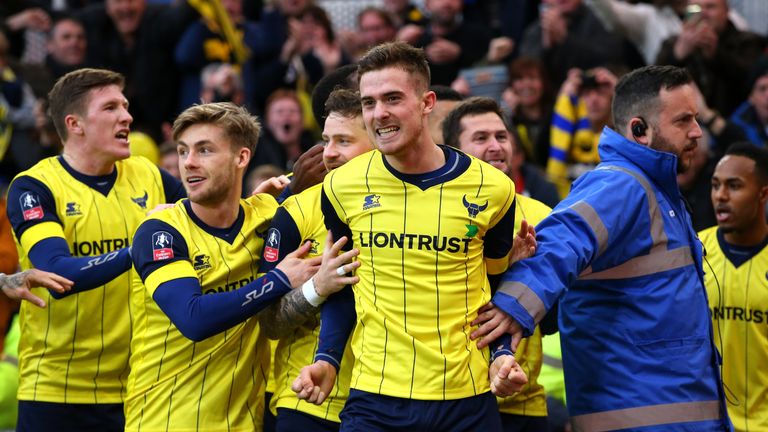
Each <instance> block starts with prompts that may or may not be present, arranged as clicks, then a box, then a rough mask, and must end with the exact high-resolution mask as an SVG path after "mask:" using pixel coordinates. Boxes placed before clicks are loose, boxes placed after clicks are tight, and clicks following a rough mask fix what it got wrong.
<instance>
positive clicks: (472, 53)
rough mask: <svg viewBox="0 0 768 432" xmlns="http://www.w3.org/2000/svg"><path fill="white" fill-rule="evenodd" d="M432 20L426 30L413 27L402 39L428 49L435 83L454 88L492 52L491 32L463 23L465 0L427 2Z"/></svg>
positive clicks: (409, 27) (404, 31) (409, 26)
mask: <svg viewBox="0 0 768 432" xmlns="http://www.w3.org/2000/svg"><path fill="white" fill-rule="evenodd" d="M424 6H425V9H426V10H427V12H428V14H429V21H428V22H427V24H426V25H425V26H424V27H421V26H418V25H416V24H409V25H407V26H405V27H403V28H402V29H400V31H399V32H398V39H399V40H402V41H405V42H408V43H410V44H412V45H414V46H417V47H422V48H424V53H425V54H426V56H427V60H428V61H429V68H430V71H431V73H432V84H442V85H451V83H452V82H453V80H455V79H456V77H457V76H458V74H459V71H460V70H461V69H465V68H469V67H472V66H473V65H474V64H475V63H477V62H478V61H479V60H482V59H483V57H484V56H485V55H486V54H487V52H488V47H489V44H490V41H491V36H490V33H489V32H488V31H487V29H486V28H485V27H483V26H479V25H476V24H473V23H467V22H465V21H462V19H461V12H462V10H463V3H462V1H461V0H426V1H425V2H424Z"/></svg>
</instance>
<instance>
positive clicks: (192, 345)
mask: <svg viewBox="0 0 768 432" xmlns="http://www.w3.org/2000/svg"><path fill="white" fill-rule="evenodd" d="M185 202H186V201H182V202H180V203H179V204H177V205H176V206H175V207H173V208H172V209H168V210H164V211H161V212H158V213H155V214H153V215H152V216H150V217H149V218H148V219H147V220H146V221H145V222H144V224H152V226H151V228H152V229H155V228H157V230H158V231H157V233H160V234H159V235H161V236H162V234H163V233H165V234H166V237H165V239H164V241H165V242H166V243H165V244H168V245H169V247H168V248H167V249H166V250H162V251H158V250H152V251H149V252H148V253H161V254H165V255H164V256H167V254H174V257H173V260H169V263H168V264H166V265H162V266H159V267H158V268H156V269H155V270H153V271H152V272H151V273H149V274H148V275H146V277H145V279H144V281H143V283H142V281H141V280H140V278H139V277H138V275H136V283H134V284H133V287H132V291H131V305H132V308H133V309H134V310H135V314H134V326H133V338H132V340H131V358H130V365H131V373H130V376H129V378H128V395H127V397H126V400H125V421H126V430H129V431H138V430H141V431H159V430H163V431H165V430H201V431H202V430H205V431H215V430H228V431H251V430H254V429H256V430H258V429H260V428H261V424H262V421H263V414H264V387H265V383H266V380H267V374H268V371H269V346H268V343H267V340H266V338H264V337H260V335H259V327H258V319H257V318H256V317H252V318H249V319H247V320H246V321H244V322H242V323H240V324H237V325H235V326H234V327H232V328H230V329H228V330H226V331H224V332H222V333H219V334H216V335H213V336H211V337H208V338H207V339H205V340H203V341H200V342H193V341H191V340H189V339H187V338H186V337H184V335H182V334H181V332H179V330H178V329H177V328H176V326H174V325H173V323H171V321H170V319H169V318H168V317H167V316H166V314H165V313H164V312H163V311H162V310H161V309H160V308H159V306H158V305H157V303H155V302H154V300H153V297H152V296H153V294H154V292H155V290H156V289H157V288H158V286H160V285H161V284H162V283H164V282H168V281H171V280H174V279H180V278H185V277H193V278H196V279H198V280H199V281H200V285H201V287H202V292H203V295H207V294H214V293H217V292H223V291H230V290H233V289H237V288H240V287H242V286H244V285H246V284H248V283H249V282H251V281H253V280H254V279H256V278H257V276H258V267H259V260H260V257H261V251H262V247H263V244H264V240H263V237H264V234H265V233H266V231H267V229H268V227H269V222H270V220H271V218H272V216H273V215H274V212H275V210H276V209H277V202H276V201H275V200H274V198H272V197H271V196H269V195H257V196H254V197H250V198H248V199H246V200H241V201H240V206H241V215H242V225H241V228H240V230H239V233H238V234H236V235H234V236H233V237H232V238H231V239H230V240H231V242H230V241H227V240H225V239H223V238H220V237H219V236H217V235H214V234H212V233H211V230H210V229H209V228H207V227H205V226H203V224H202V223H201V222H200V221H199V220H197V219H196V217H195V216H194V215H191V214H190V213H189V210H188V208H187V206H186V205H185ZM144 224H143V225H144ZM171 238H172V240H171ZM168 242H173V244H172V245H171V244H170V243H168ZM146 246H147V245H143V247H146ZM171 246H172V247H171ZM180 246H181V247H180ZM137 247H142V245H136V246H134V250H135V249H136V248H137ZM179 247H180V249H181V250H186V251H187V254H186V256H181V257H179V256H176V254H177V253H179V252H174V251H175V250H177V249H173V248H179ZM134 253H137V252H134ZM138 253H141V252H138ZM180 258H181V259H180ZM134 261H135V258H134ZM134 272H135V270H134Z"/></svg>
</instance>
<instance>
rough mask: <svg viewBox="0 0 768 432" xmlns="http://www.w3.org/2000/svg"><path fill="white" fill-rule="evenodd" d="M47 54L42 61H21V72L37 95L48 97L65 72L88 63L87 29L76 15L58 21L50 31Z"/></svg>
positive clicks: (19, 68) (19, 66)
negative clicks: (39, 62)
mask: <svg viewBox="0 0 768 432" xmlns="http://www.w3.org/2000/svg"><path fill="white" fill-rule="evenodd" d="M46 51H47V55H46V57H45V62H44V63H42V64H28V63H21V64H19V65H18V66H17V68H18V70H19V74H20V75H21V76H22V77H23V78H24V80H25V81H27V82H28V83H29V85H30V86H31V87H32V90H33V91H34V93H35V96H37V97H38V98H45V97H47V96H48V92H49V91H50V90H51V88H53V84H54V83H55V82H56V80H57V79H59V78H60V77H62V76H63V75H64V74H66V73H68V72H71V71H73V70H75V69H80V68H82V67H85V66H86V57H85V56H86V51H87V41H86V37H85V28H84V27H83V25H82V24H81V23H80V22H79V21H78V20H76V19H74V18H69V17H65V18H60V19H58V20H56V21H54V23H53V26H52V27H51V31H50V32H48V41H47V44H46Z"/></svg>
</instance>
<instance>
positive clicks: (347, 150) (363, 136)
mask: <svg viewBox="0 0 768 432" xmlns="http://www.w3.org/2000/svg"><path fill="white" fill-rule="evenodd" d="M323 142H324V143H325V147H324V148H323V164H325V168H326V169H328V171H330V170H332V169H334V168H338V167H340V166H342V165H344V164H345V163H347V162H349V161H350V160H351V159H353V158H354V157H356V156H359V155H361V154H363V153H365V152H367V151H370V150H373V144H371V141H370V139H369V138H368V133H367V132H366V131H365V125H364V124H363V119H362V118H360V117H354V118H349V117H345V116H343V115H341V114H338V113H335V112H332V113H331V114H330V115H329V116H328V118H326V119H325V127H324V128H323Z"/></svg>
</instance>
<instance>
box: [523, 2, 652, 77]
mask: <svg viewBox="0 0 768 432" xmlns="http://www.w3.org/2000/svg"><path fill="white" fill-rule="evenodd" d="M630 47H631V46H630V45H629V44H627V43H625V41H624V39H623V38H622V37H621V36H619V35H618V34H615V33H613V32H610V31H608V30H607V29H606V28H605V26H603V24H602V23H601V22H600V20H599V19H598V18H597V17H596V16H595V14H594V13H592V11H591V10H590V9H589V8H587V7H586V6H585V5H584V2H583V0H542V7H541V13H540V16H539V21H537V22H535V23H534V24H531V25H530V26H529V27H528V28H527V29H526V31H525V35H524V36H523V41H522V43H521V46H520V55H523V56H527V57H534V58H538V59H540V60H541V61H542V62H543V63H544V65H545V68H546V70H547V72H548V73H549V77H550V78H551V79H552V83H553V84H554V85H558V86H559V85H560V84H561V83H562V82H563V81H564V80H565V79H566V75H567V73H568V71H569V70H570V69H572V68H579V69H590V68H594V67H598V66H603V67H605V66H608V65H611V66H624V67H633V66H637V65H639V64H642V59H640V58H639V57H638V56H639V54H637V53H636V52H635V51H633V50H632V49H631V48H630Z"/></svg>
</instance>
